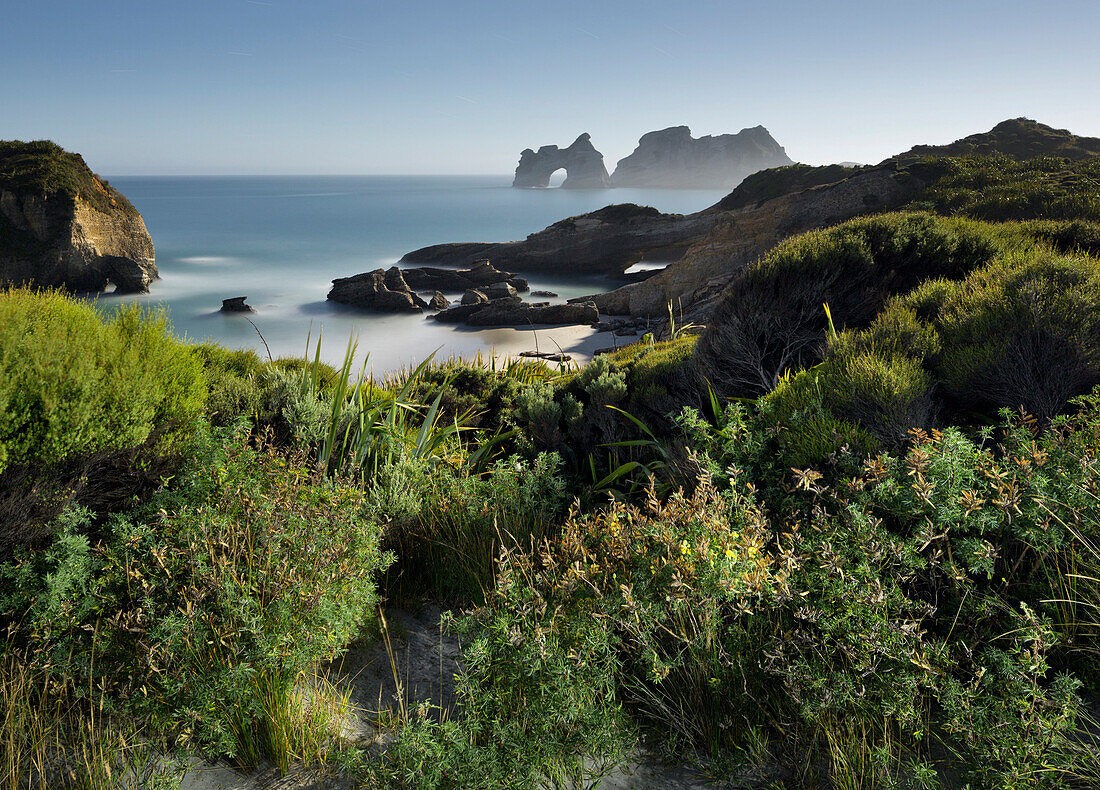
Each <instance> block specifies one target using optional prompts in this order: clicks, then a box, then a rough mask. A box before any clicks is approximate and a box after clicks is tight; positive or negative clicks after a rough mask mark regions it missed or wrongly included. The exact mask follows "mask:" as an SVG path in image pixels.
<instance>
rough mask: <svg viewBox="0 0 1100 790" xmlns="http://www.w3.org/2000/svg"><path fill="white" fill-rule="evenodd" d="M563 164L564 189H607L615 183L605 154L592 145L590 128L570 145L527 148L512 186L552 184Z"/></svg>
mask: <svg viewBox="0 0 1100 790" xmlns="http://www.w3.org/2000/svg"><path fill="white" fill-rule="evenodd" d="M563 167H564V168H565V181H564V182H563V183H562V185H561V186H562V189H606V188H607V187H609V186H611V180H610V179H609V178H608V175H607V168H606V167H604V164H603V154H601V153H600V152H599V151H597V150H596V148H595V146H593V145H592V138H591V137H590V136H589V135H588V133H587V132H585V133H584V134H582V135H581V136H580V137H578V138H577V139H576V140H574V141H573V143H572V145H570V146H569V147H568V148H558V147H557V146H556V145H544V146H542V147H541V148H539V150H538V151H532V150H531V149H530V148H528V149H526V150H524V151H523V153H522V154H520V157H519V166H517V167H516V176H515V178H514V179H513V180H512V186H514V187H547V186H550V176H552V175H553V174H554V173H555V171H557V170H560V169H561V168H563Z"/></svg>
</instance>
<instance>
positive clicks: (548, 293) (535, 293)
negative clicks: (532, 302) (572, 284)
mask: <svg viewBox="0 0 1100 790" xmlns="http://www.w3.org/2000/svg"><path fill="white" fill-rule="evenodd" d="M531 296H557V294H556V293H554V292H553V291H531Z"/></svg>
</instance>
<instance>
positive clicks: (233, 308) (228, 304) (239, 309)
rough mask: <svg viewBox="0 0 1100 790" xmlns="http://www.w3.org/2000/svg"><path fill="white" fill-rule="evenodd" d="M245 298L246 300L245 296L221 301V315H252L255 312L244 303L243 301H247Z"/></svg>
mask: <svg viewBox="0 0 1100 790" xmlns="http://www.w3.org/2000/svg"><path fill="white" fill-rule="evenodd" d="M247 298H248V297H247V296H234V297H232V298H231V299H222V309H221V311H222V312H223V313H254V312H256V311H255V310H253V309H252V306H251V305H247V304H245V303H244V300H245V299H247Z"/></svg>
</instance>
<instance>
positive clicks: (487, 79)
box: [0, 0, 1100, 175]
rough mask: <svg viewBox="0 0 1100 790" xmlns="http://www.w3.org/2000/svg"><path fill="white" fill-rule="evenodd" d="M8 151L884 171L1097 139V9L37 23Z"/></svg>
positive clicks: (933, 4) (349, 11) (9, 80)
mask: <svg viewBox="0 0 1100 790" xmlns="http://www.w3.org/2000/svg"><path fill="white" fill-rule="evenodd" d="M0 18H2V26H0V138H4V139H12V138H19V139H37V138H52V139H54V140H56V141H58V142H59V143H61V144H62V145H64V146H65V147H67V148H70V149H73V150H77V151H80V152H81V153H83V154H84V155H85V157H86V159H87V160H88V162H89V163H90V164H91V165H92V167H93V168H94V169H96V170H97V171H99V172H101V173H105V174H115V175H122V174H132V173H164V174H169V173H171V174H175V173H194V174H200V173H501V174H504V173H509V172H511V170H512V169H513V168H514V167H515V163H516V161H517V159H518V156H519V152H520V150H522V149H523V148H525V147H528V146H530V147H538V146H539V145H541V144H547V143H556V144H559V145H567V144H568V143H570V142H571V141H572V140H573V138H574V137H575V136H576V135H577V134H579V133H580V132H582V131H588V132H590V133H591V134H592V138H593V142H594V143H595V145H596V147H597V148H599V149H600V150H601V151H603V153H604V154H605V157H606V159H607V162H608V169H611V168H612V167H613V165H614V163H615V161H617V160H618V159H619V158H621V157H622V156H625V155H626V154H628V153H629V152H630V151H631V150H632V149H633V147H634V144H635V143H636V142H637V139H638V137H639V136H640V135H641V134H642V133H644V132H647V131H650V130H653V129H660V128H663V127H666V126H672V125H677V124H687V125H689V126H691V128H692V130H693V132H694V133H695V134H696V135H701V134H718V133H722V132H730V131H738V130H739V129H741V128H743V127H746V126H755V125H757V124H763V125H765V126H767V127H768V129H770V130H771V132H772V134H773V135H774V136H775V137H776V139H778V140H779V142H780V143H781V144H782V145H784V146H785V147H786V149H787V152H788V154H790V156H791V157H792V158H794V159H796V160H799V161H804V162H809V163H814V164H818V163H825V162H834V161H842V160H856V161H860V162H874V161H878V160H880V159H882V158H884V157H886V156H888V155H889V154H891V153H895V152H897V151H899V150H904V149H906V148H908V147H909V146H911V145H912V144H914V143H919V142H932V143H937V142H947V141H950V140H953V139H955V138H957V137H960V136H962V135H964V134H969V133H971V132H976V131H983V130H985V129H988V128H989V127H991V126H992V125H993V124H994V123H996V122H997V121H1000V120H1003V119H1005V118H1008V117H1017V116H1020V115H1026V116H1028V117H1032V118H1036V119H1038V120H1041V121H1043V122H1045V123H1049V124H1052V125H1054V126H1058V127H1062V128H1069V129H1071V130H1073V131H1075V132H1077V133H1079V134H1088V135H1092V136H1100V102H1098V101H1097V99H1098V96H1100V54H1098V53H1100V47H1098V46H1097V33H1098V32H1100V2H1097V0H1030V1H1029V2H1019V1H1018V0H952V1H951V2H942V1H941V0H910V1H908V2H901V0H875V1H874V2H870V1H865V0H843V1H840V0H821V1H818V2H807V1H802V2H798V1H795V0H754V2H737V1H733V0H727V1H726V2H721V1H719V0H715V1H712V2H702V1H699V0H694V1H693V0H679V1H672V0H663V2H651V1H650V0H631V2H620V1H619V0H614V1H613V2H600V0H587V1H586V2H536V3H529V2H524V1H523V0H405V1H404V2H387V1H385V0H382V1H374V2H367V1H353V0H342V1H341V0H181V1H180V2H173V1H171V0H99V1H98V2H88V0H79V1H77V0H34V2H19V3H16V2H9V3H6V4H5V9H4V11H3V13H2V14H0Z"/></svg>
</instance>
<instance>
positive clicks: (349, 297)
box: [328, 266, 428, 313]
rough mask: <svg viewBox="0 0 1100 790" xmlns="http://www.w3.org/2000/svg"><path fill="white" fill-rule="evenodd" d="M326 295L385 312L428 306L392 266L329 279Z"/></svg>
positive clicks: (417, 309) (417, 311) (345, 302)
mask: <svg viewBox="0 0 1100 790" xmlns="http://www.w3.org/2000/svg"><path fill="white" fill-rule="evenodd" d="M328 299H329V300H330V301H333V302H340V303H341V304H348V305H352V306H353V307H362V308H365V309H367V310H378V311H381V312H385V313H420V312H423V311H424V308H425V307H427V306H428V303H427V302H425V301H424V300H423V299H421V298H420V297H419V296H418V295H417V294H415V293H413V291H412V290H411V289H410V288H409V285H408V283H407V282H406V281H405V279H404V276H403V275H402V272H401V270H400V269H399V268H397V267H396V266H392V267H390V269H389V270H384V269H375V270H374V271H372V272H366V273H364V274H357V275H355V276H354V277H342V278H339V279H336V280H333V281H332V290H330V291H329V292H328Z"/></svg>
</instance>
